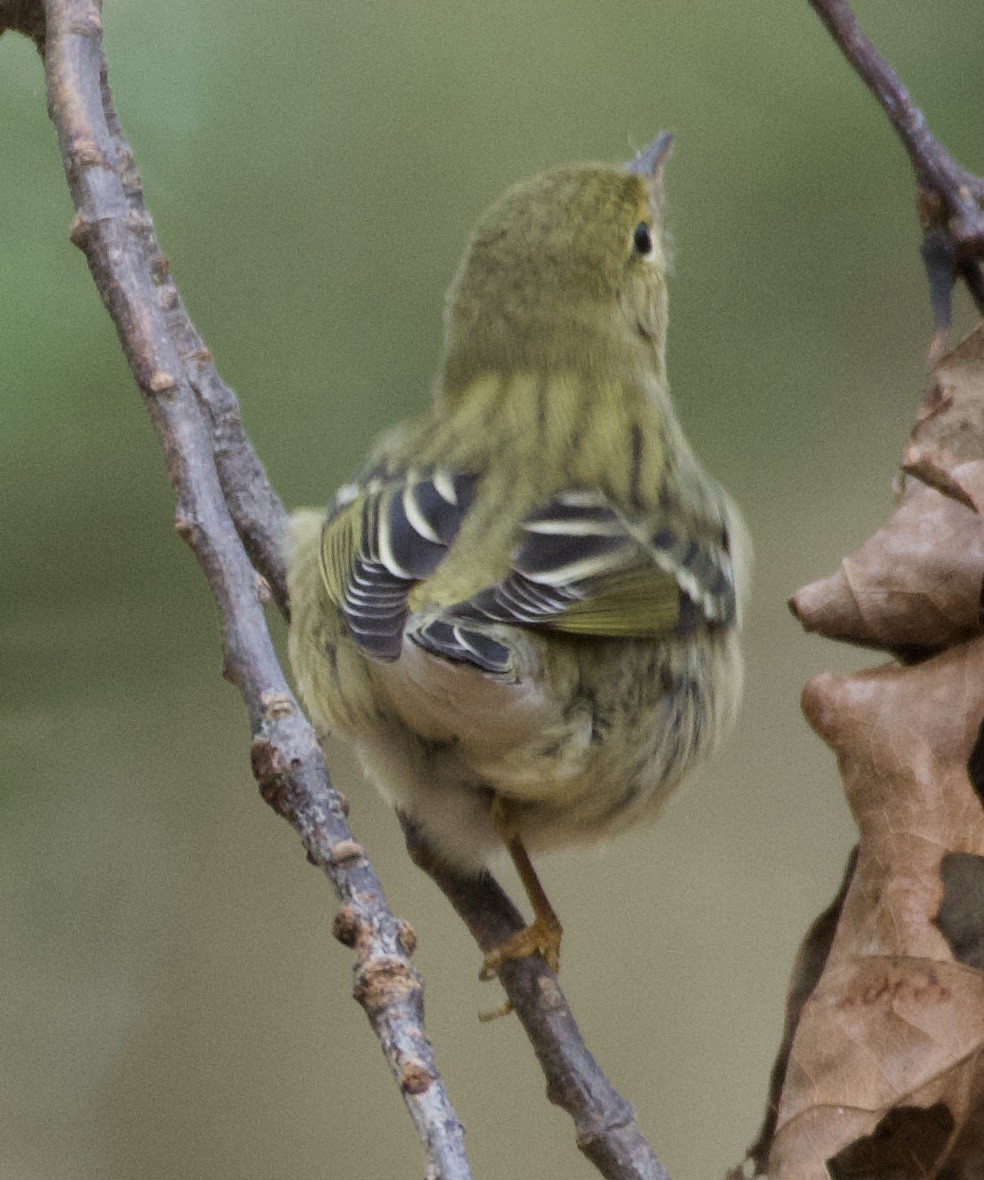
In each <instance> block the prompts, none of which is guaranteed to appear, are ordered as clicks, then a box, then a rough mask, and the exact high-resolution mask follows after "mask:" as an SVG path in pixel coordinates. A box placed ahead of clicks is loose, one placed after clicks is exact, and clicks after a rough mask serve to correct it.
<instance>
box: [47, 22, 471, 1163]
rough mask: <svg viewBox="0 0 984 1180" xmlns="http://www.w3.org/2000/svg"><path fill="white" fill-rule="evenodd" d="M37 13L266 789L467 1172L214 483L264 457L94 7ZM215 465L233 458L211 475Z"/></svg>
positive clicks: (354, 852) (100, 249) (383, 918)
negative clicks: (203, 308) (121, 104)
mask: <svg viewBox="0 0 984 1180" xmlns="http://www.w3.org/2000/svg"><path fill="white" fill-rule="evenodd" d="M44 14H45V18H46V46H45V66H46V75H47V94H48V105H49V110H50V112H51V117H52V119H53V121H54V123H55V127H56V129H57V131H58V140H59V145H60V148H61V154H62V161H63V164H64V168H65V174H66V177H67V179H68V183H69V188H70V189H71V194H72V199H73V202H74V205H75V210H76V216H75V218H74V220H73V222H72V231H71V236H72V240H73V241H74V242H75V244H76V245H78V246H79V247H80V248H81V249H82V250H83V251H84V252H85V255H86V258H87V260H88V263H89V269H90V270H91V272H92V276H93V278H94V279H95V282H96V286H97V287H98V289H99V293H100V295H101V296H102V299H103V302H104V303H105V304H106V306H107V308H108V310H109V312H110V315H111V316H112V318H113V322H114V324H115V325H116V330H117V333H118V334H119V337H120V342H121V344H122V346H123V350H124V352H125V354H126V357H127V361H128V362H129V365H130V368H131V370H132V372H133V375H134V377H135V379H136V381H137V384H138V386H139V387H140V390H141V393H142V394H143V397H144V401H145V404H146V406H147V409H148V411H149V413H150V417H151V420H152V421H153V424H154V427H155V429H156V431H157V434H158V437H159V439H160V441H161V444H162V446H163V448H164V454H165V460H166V464H167V470H168V474H169V476H170V478H171V483H172V485H173V487H174V492H175V497H176V500H177V508H176V518H177V528H178V531H179V532H180V534H181V536H182V537H183V538H184V539H185V540H186V541H187V542H188V544H189V545H190V546H191V548H192V550H193V552H194V554H195V557H196V558H197V560H198V563H199V565H200V566H201V568H202V571H203V573H204V574H205V576H206V578H207V579H208V582H209V585H210V587H211V589H212V593H213V594H214V596H215V599H216V603H217V604H218V607H219V614H220V619H221V624H222V644H223V654H224V674H225V676H226V677H227V678H228V679H229V680H230V681H232V683H233V684H235V685H236V687H237V688H238V689H239V691H240V692H241V694H242V697H243V700H244V702H245V704H246V709H247V713H248V715H249V721H250V726H251V729H252V731H253V735H254V736H253V744H252V761H253V770H254V773H255V775H256V778H257V780H258V781H259V783H260V788H261V791H262V793H263V796H264V798H265V799H266V800H267V802H268V803H270V804H271V806H272V807H274V809H275V810H276V811H277V812H278V813H279V814H280V815H282V816H283V817H284V818H285V819H287V820H288V821H289V822H290V823H291V824H292V826H293V827H294V828H295V830H296V831H297V832H298V833H299V834H300V836H301V838H302V840H303V842H304V845H305V847H306V849H307V853H308V858H309V859H310V860H311V862H312V863H313V864H315V865H317V866H318V867H320V868H321V869H322V870H323V871H324V872H325V873H326V875H327V876H328V878H329V880H330V881H331V883H332V885H333V886H334V888H335V891H336V893H337V894H338V897H339V898H340V899H341V901H342V902H343V903H344V908H343V909H342V911H341V913H340V914H339V916H338V918H337V919H336V924H335V934H336V936H337V937H338V938H339V939H340V940H341V941H343V942H345V943H346V944H347V945H349V946H352V947H354V948H355V950H356V963H355V996H356V999H358V1001H359V1003H360V1004H361V1005H362V1007H363V1008H364V1010H365V1012H366V1015H367V1016H368V1018H369V1021H370V1023H371V1024H372V1026H373V1029H374V1031H375V1033H376V1035H377V1037H378V1038H379V1040H380V1043H381V1044H382V1047H383V1051H384V1053H385V1055H386V1058H387V1060H388V1062H389V1064H390V1068H391V1069H392V1071H393V1074H394V1076H395V1077H396V1079H397V1081H398V1082H399V1084H400V1088H401V1091H402V1093H403V1097H404V1100H405V1102H406V1105H407V1107H408V1109H409V1111H410V1114H411V1117H412V1119H413V1122H414V1124H415V1126H416V1129H417V1133H418V1135H419V1136H420V1138H421V1140H422V1142H423V1144H424V1147H425V1151H426V1155H427V1174H428V1177H431V1178H433V1180H467V1178H468V1177H470V1175H471V1173H470V1170H469V1167H468V1163H467V1160H466V1158H465V1154H464V1147H463V1143H462V1128H461V1126H460V1124H459V1122H458V1119H457V1116H456V1115H455V1112H454V1109H453V1107H452V1106H451V1103H450V1101H449V1099H448V1097H447V1094H446V1092H445V1089H444V1086H443V1083H442V1082H441V1079H440V1076H439V1074H438V1072H437V1069H436V1066H435V1065H434V1059H433V1052H432V1050H431V1046H430V1044H429V1042H428V1040H427V1038H426V1035H425V1033H424V1028H423V994H422V985H421V982H420V978H419V976H418V975H417V973H416V971H415V970H414V969H413V967H412V966H411V963H410V955H411V953H412V951H413V946H414V935H413V931H412V930H411V929H410V927H409V926H408V925H407V924H406V923H405V922H401V921H399V920H398V919H397V918H395V917H394V916H393V914H392V913H391V912H390V910H389V908H388V907H387V905H386V901H385V897H384V894H383V890H382V887H381V885H380V882H379V879H378V877H377V876H376V874H375V872H374V870H373V868H372V866H371V865H370V864H369V861H368V860H367V859H366V856H365V854H364V852H363V850H362V848H361V847H360V846H359V845H358V844H357V843H356V842H355V840H354V839H353V837H352V833H351V831H350V829H349V827H348V823H347V821H346V818H345V814H344V811H345V809H344V805H343V802H342V800H341V798H340V796H339V795H338V794H337V792H336V791H335V790H334V789H333V788H332V786H331V783H330V781H329V779H328V774H327V769H326V767H325V764H324V759H323V755H322V753H321V749H320V747H319V745H318V742H317V740H316V738H315V735H314V733H313V731H312V729H311V727H310V725H309V724H308V722H307V720H306V719H305V718H304V716H303V714H302V713H301V711H300V709H299V707H298V705H297V702H296V701H295V700H294V697H293V694H292V693H291V690H290V687H289V685H288V684H287V681H286V679H285V677H284V675H283V672H282V671H281V669H280V666H279V664H278V661H277V657H276V654H275V652H274V649H273V644H272V642H271V640H270V636H269V633H268V631H267V627H266V622H265V620H264V617H263V609H262V605H261V598H262V597H263V594H262V593H261V589H262V588H261V587H260V586H259V585H258V582H257V576H256V574H255V572H254V570H253V568H252V566H251V565H250V561H249V559H248V557H247V555H246V552H245V551H244V549H243V547H242V545H241V544H240V541H239V538H238V537H237V534H236V528H235V526H234V522H233V518H232V517H231V516H230V512H229V509H228V508H227V505H226V499H225V491H226V488H227V487H229V486H232V487H233V488H238V487H240V486H241V480H242V479H252V478H255V476H256V472H257V470H259V471H262V469H261V468H259V462H258V460H256V458H255V455H253V453H252V449H251V448H249V447H248V443H245V435H243V434H242V432H241V427H239V425H238V414H237V412H236V404H235V398H234V396H233V395H232V393H231V391H230V390H228V389H227V388H226V387H225V386H223V385H222V384H221V382H220V381H219V380H218V376H217V374H215V373H214V369H211V368H210V361H211V358H210V357H209V356H208V354H207V353H206V352H205V350H204V349H203V347H202V345H201V341H200V339H199V338H198V337H197V334H196V333H194V330H193V329H192V328H191V326H190V321H188V319H187V316H186V314H185V312H184V308H183V306H182V305H181V303H180V298H175V296H176V290H175V288H174V287H173V284H172V283H171V282H170V280H169V279H168V277H167V266H166V263H165V262H164V260H163V259H162V258H161V257H160V254H159V251H158V249H157V242H156V236H155V234H154V228H153V223H152V222H151V220H150V217H149V215H148V214H147V212H146V210H145V209H144V208H143V204H142V199H141V196H140V187H139V180H138V179H137V176H136V171H135V169H134V168H133V162H132V156H130V154H129V150H128V149H127V148H126V147H125V144H123V143H122V140H121V139H120V138H119V124H118V121H117V119H116V115H115V112H114V111H113V107H112V101H111V97H110V93H109V88H108V85H107V82H106V63H105V58H104V56H103V52H102V26H101V21H100V11H99V5H98V3H97V2H96V0H46V2H45V5H44ZM114 133H115V138H114ZM196 390H197V392H199V393H201V395H202V399H203V403H204V406H205V408H206V410H207V411H208V415H209V420H208V421H206V418H205V417H204V416H203V413H202V403H200V402H199V400H198V398H197V397H196ZM203 390H204V391H205V392H202V391H203ZM209 399H211V400H209ZM213 410H214V412H213ZM216 423H218V424H219V430H218V438H217V444H216V442H213V437H212V429H213V427H214V425H215V424H216ZM230 439H231V440H232V441H231V443H230V441H229V440H230ZM237 442H238V443H239V448H238V451H237V448H236V445H235V444H236V443H237ZM216 452H218V454H219V455H220V458H219V459H218V461H217V459H216ZM221 456H224V458H223V457H221ZM223 462H225V463H227V464H228V465H229V466H230V467H231V468H232V469H233V473H232V474H230V473H229V472H228V471H227V473H226V479H225V480H221V479H220V470H221V468H222V466H223ZM240 477H241V479H240ZM232 498H233V503H234V505H238V508H239V512H240V517H241V525H240V527H241V531H244V532H245V533H246V534H247V536H250V535H255V536H256V537H257V538H258V544H259V545H262V544H267V545H268V546H270V547H271V551H272V544H273V541H272V538H273V537H277V536H279V533H278V531H277V530H278V529H279V530H280V532H282V519H283V509H282V508H281V507H280V506H279V502H277V501H276V498H275V497H274V496H273V493H272V492H271V491H270V489H269V485H268V484H267V482H266V480H265V477H263V479H262V480H261V482H260V483H259V485H258V489H257V491H256V493H255V495H254V496H253V497H252V498H251V497H250V496H246V495H244V496H240V497H239V498H238V499H237V497H236V496H235V495H234V496H233V497H232ZM256 503H258V504H260V505H261V506H263V507H265V510H266V521H265V523H264V527H263V528H258V529H257V530H256V531H255V534H253V533H251V530H250V528H249V527H248V520H247V518H248V516H249V511H250V509H251V507H253V506H254V504H256ZM235 510H236V509H235V508H234V511H235ZM242 520H247V525H246V527H244V526H243V524H242ZM271 521H272V524H271V523H270V522H271ZM265 568H267V569H269V570H271V572H272V577H271V578H270V579H269V580H270V581H271V584H272V585H274V586H277V585H280V584H282V583H281V580H280V577H278V573H277V569H276V568H275V567H273V566H271V565H269V563H266V566H265ZM282 597H283V599H284V601H285V595H282Z"/></svg>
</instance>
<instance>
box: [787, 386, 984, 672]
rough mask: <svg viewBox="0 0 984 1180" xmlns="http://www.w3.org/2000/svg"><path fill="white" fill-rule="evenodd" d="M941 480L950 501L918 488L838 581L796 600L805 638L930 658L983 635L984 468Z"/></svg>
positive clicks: (973, 466)
mask: <svg viewBox="0 0 984 1180" xmlns="http://www.w3.org/2000/svg"><path fill="white" fill-rule="evenodd" d="M982 388H984V373H982ZM946 477H947V479H948V481H949V483H950V489H949V494H944V493H942V492H940V491H938V490H937V489H936V488H933V487H928V486H927V485H926V484H924V483H922V482H919V483H918V484H914V487H913V490H912V491H911V492H910V494H908V495H906V497H905V498H904V499H903V501H902V503H901V504H900V505H899V506H898V508H897V509H896V510H895V512H894V513H893V515H892V517H891V518H890V519H889V521H888V523H887V524H886V525H885V526H884V528H881V529H879V530H878V532H876V533H875V534H874V535H873V536H872V537H870V538H869V539H868V540H867V541H865V543H864V544H863V545H862V546H861V547H860V548H859V549H856V550H855V551H854V552H853V553H852V554H851V555H850V556H849V557H845V558H844V560H843V561H842V562H841V566H840V569H839V570H838V571H837V572H836V573H835V574H832V575H831V576H830V577H827V578H822V579H820V581H818V582H813V583H811V584H810V585H809V586H804V587H803V588H802V589H801V590H798V591H797V592H796V594H795V595H793V597H792V598H791V599H790V603H789V605H790V608H791V610H792V611H793V613H794V614H795V615H796V617H797V618H798V619H799V620H800V622H801V623H802V624H803V626H804V627H805V628H806V630H807V631H817V632H819V633H820V634H821V635H826V636H827V637H828V638H830V639H840V640H842V641H844V642H846V643H857V644H861V645H863V646H865V647H879V648H883V649H886V650H888V651H902V652H912V651H913V650H920V649H921V650H923V651H925V650H927V649H928V650H930V651H935V650H939V649H941V648H944V647H949V646H950V645H952V644H954V643H960V642H962V641H963V640H965V639H968V638H970V637H972V636H974V635H977V634H979V633H980V631H981V585H982V578H984V460H977V461H975V462H969V463H962V464H960V465H959V466H957V467H954V468H951V469H949V470H948V471H947V472H946ZM938 478H939V479H940V482H942V479H943V476H942V474H941V473H938ZM968 505H973V507H969V506H968Z"/></svg>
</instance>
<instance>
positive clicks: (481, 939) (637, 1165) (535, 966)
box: [401, 816, 669, 1180]
mask: <svg viewBox="0 0 984 1180" xmlns="http://www.w3.org/2000/svg"><path fill="white" fill-rule="evenodd" d="M401 822H402V824H403V830H404V834H405V835H406V838H407V848H408V849H409V851H410V855H411V857H412V858H413V860H414V863H415V864H417V865H418V866H419V867H420V868H421V869H423V871H424V872H425V873H427V875H428V876H429V877H430V878H431V880H432V881H434V883H435V884H436V885H437V886H438V888H439V889H440V890H441V892H442V893H443V894H444V895H445V897H447V899H448V901H450V902H451V904H452V906H453V907H454V909H455V911H456V913H457V914H458V915H459V917H460V918H461V919H462V921H463V922H464V923H465V925H466V926H467V927H468V929H469V930H470V931H471V934H472V937H473V938H474V939H475V941H476V942H477V943H478V945H479V946H480V947H481V949H482V950H483V951H490V950H493V949H494V948H495V947H497V946H501V945H502V944H503V943H504V942H505V941H506V940H507V939H508V938H509V937H510V936H511V935H513V934H515V933H516V931H517V930H521V929H522V928H523V927H524V926H525V925H526V923H525V922H524V921H523V918H522V915H521V914H520V913H519V911H518V910H517V909H516V907H515V906H514V905H513V904H512V902H511V901H510V900H509V898H508V897H507V896H506V894H505V893H504V892H503V890H502V888H501V887H500V886H499V884H498V882H497V881H496V880H495V878H494V877H492V876H491V875H490V874H488V873H484V874H482V875H481V876H479V877H462V876H459V875H457V874H456V873H455V872H454V871H453V870H451V869H449V868H448V866H447V865H446V864H444V863H443V862H442V861H441V860H440V859H438V858H437V857H436V856H434V854H433V852H432V851H431V849H430V848H429V846H428V845H427V844H426V843H425V842H424V841H423V840H422V839H421V836H420V834H419V832H418V831H417V830H416V828H415V827H414V825H413V824H412V823H411V822H410V821H409V820H408V819H406V817H403V816H401ZM499 979H500V981H501V982H502V984H503V986H504V987H505V989H506V995H507V996H508V997H509V1002H510V1003H511V1004H512V1007H513V1009H514V1011H515V1013H516V1015H517V1016H518V1017H519V1020H520V1022H521V1023H522V1025H523V1028H524V1029H525V1030H526V1035H527V1036H528V1037H529V1039H530V1044H531V1045H532V1046H533V1051H534V1052H535V1053H536V1056H537V1060H538V1061H539V1062H540V1066H541V1068H542V1069H543V1073H544V1076H545V1077H546V1079H547V1097H548V1098H549V1099H550V1101H551V1102H552V1103H554V1105H555V1106H559V1107H560V1108H561V1109H562V1110H566V1111H567V1113H568V1114H569V1115H570V1116H571V1118H572V1119H573V1120H574V1131H575V1134H576V1136H577V1145H578V1147H579V1148H580V1149H581V1151H582V1152H583V1153H584V1154H585V1156H586V1157H587V1158H588V1159H589V1160H590V1161H591V1162H592V1163H593V1164H594V1166H595V1167H596V1168H597V1169H598V1171H599V1172H600V1173H601V1174H602V1175H603V1176H605V1177H608V1180H669V1177H668V1173H667V1171H666V1169H665V1168H664V1167H663V1165H662V1164H661V1163H660V1162H659V1160H658V1159H657V1158H656V1156H655V1155H654V1154H653V1149H652V1148H651V1147H650V1145H649V1143H648V1142H647V1141H646V1139H645V1138H644V1136H643V1135H642V1132H641V1131H640V1130H639V1128H638V1126H637V1125H636V1121H635V1111H634V1110H633V1109H632V1105H631V1103H629V1102H627V1101H626V1100H625V1099H624V1098H623V1097H622V1096H621V1095H620V1094H619V1093H618V1092H617V1091H616V1090H615V1089H614V1087H613V1086H612V1084H611V1082H609V1080H608V1079H607V1078H606V1077H605V1075H604V1073H603V1072H602V1071H601V1069H600V1068H599V1066H598V1063H597V1062H596V1061H595V1059H594V1057H592V1055H591V1053H590V1051H589V1050H588V1047H587V1045H585V1043H584V1038H583V1037H582V1036H581V1032H580V1030H579V1029H578V1027H577V1023H576V1022H575V1020H574V1017H573V1015H572V1013H571V1010H570V1006H569V1005H568V1003H567V999H566V997H565V996H564V993H563V992H562V991H561V989H560V985H559V984H558V983H557V976H556V975H555V974H554V973H553V971H551V970H550V968H549V967H548V966H547V964H546V963H545V962H544V961H543V959H541V958H540V957H539V955H532V956H530V957H528V958H525V959H510V960H506V961H505V962H504V963H503V964H502V966H501V967H500V969H499Z"/></svg>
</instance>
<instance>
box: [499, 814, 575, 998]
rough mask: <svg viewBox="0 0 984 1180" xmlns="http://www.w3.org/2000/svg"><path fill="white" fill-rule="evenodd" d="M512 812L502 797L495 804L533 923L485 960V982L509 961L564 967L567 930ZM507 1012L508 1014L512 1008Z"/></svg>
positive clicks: (505, 841) (501, 828) (500, 832)
mask: <svg viewBox="0 0 984 1180" xmlns="http://www.w3.org/2000/svg"><path fill="white" fill-rule="evenodd" d="M509 811H510V809H509V804H508V802H507V801H506V800H504V799H502V798H500V797H498V796H497V797H496V798H495V800H493V803H492V823H493V825H494V827H495V830H496V832H497V833H498V834H499V836H500V837H501V838H502V842H503V843H504V844H505V846H506V848H507V850H508V852H509V855H510V856H511V857H512V862H513V864H514V865H515V866H516V872H517V873H519V879H520V880H521V881H522V882H523V888H524V889H525V890H526V896H527V897H528V898H529V899H530V904H531V905H532V906H533V921H532V922H531V923H530V924H529V926H526V927H524V928H523V929H522V930H517V931H516V933H515V934H514V935H513V936H512V937H511V938H509V939H507V940H506V941H505V942H504V943H503V944H502V946H500V947H496V949H495V950H494V951H490V952H489V953H488V954H487V955H486V956H485V962H484V964H483V965H482V970H481V971H480V972H479V978H480V979H483V980H487V979H494V978H495V977H496V976H497V975H498V973H499V968H500V967H501V966H502V963H503V962H504V961H505V960H506V959H522V958H524V957H525V956H526V955H540V956H542V958H543V959H544V960H545V961H546V963H547V966H548V967H549V968H550V969H551V971H557V970H558V968H559V967H560V939H561V935H562V934H563V927H562V926H561V924H560V919H559V918H558V917H557V915H556V913H554V908H553V906H552V905H551V904H550V901H549V899H548V898H547V895H546V893H545V892H544V889H543V886H542V885H541V884H540V878H539V877H538V876H537V875H536V869H534V868H533V864H532V862H531V861H530V857H529V853H528V852H527V851H526V848H525V847H524V845H523V841H522V840H521V839H520V837H519V836H518V835H516V831H515V824H514V822H513V820H512V819H511V817H510V814H509ZM506 1010H507V1011H508V1007H507V1009H506Z"/></svg>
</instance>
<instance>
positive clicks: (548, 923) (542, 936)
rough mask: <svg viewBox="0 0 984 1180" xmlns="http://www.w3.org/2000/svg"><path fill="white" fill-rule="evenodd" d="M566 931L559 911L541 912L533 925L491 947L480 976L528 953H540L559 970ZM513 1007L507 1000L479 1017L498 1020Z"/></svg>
mask: <svg viewBox="0 0 984 1180" xmlns="http://www.w3.org/2000/svg"><path fill="white" fill-rule="evenodd" d="M563 933H564V930H563V927H562V926H561V924H560V922H559V921H558V919H557V916H556V914H554V913H552V912H551V913H550V914H546V915H539V916H537V917H536V918H535V919H534V920H533V921H532V922H531V923H530V924H529V926H525V927H524V928H523V929H522V930H517V931H516V933H515V934H514V935H513V936H512V938H509V939H507V940H506V941H505V942H504V943H503V944H502V946H498V947H496V948H495V950H494V951H489V953H488V954H487V955H486V956H485V962H484V963H483V964H482V969H481V971H479V973H478V978H479V979H481V980H482V981H483V982H487V981H488V980H490V979H495V978H496V976H497V975H498V974H499V968H500V967H501V966H502V964H503V963H505V962H507V961H508V960H509V959H525V958H526V956H527V955H539V956H540V957H541V958H542V959H543V960H544V962H545V963H546V964H547V966H548V967H549V968H550V970H551V971H553V972H554V973H556V972H557V971H559V970H560V940H561V937H562V935H563ZM512 1010H513V1006H512V1004H511V1003H510V1001H509V1000H506V1002H505V1003H504V1004H503V1005H502V1007H501V1008H495V1009H494V1010H493V1011H491V1012H480V1013H479V1016H478V1019H479V1020H481V1021H482V1023H483V1024H488V1023H489V1021H492V1020H498V1019H499V1017H500V1016H508V1015H509V1013H510V1012H512Z"/></svg>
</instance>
